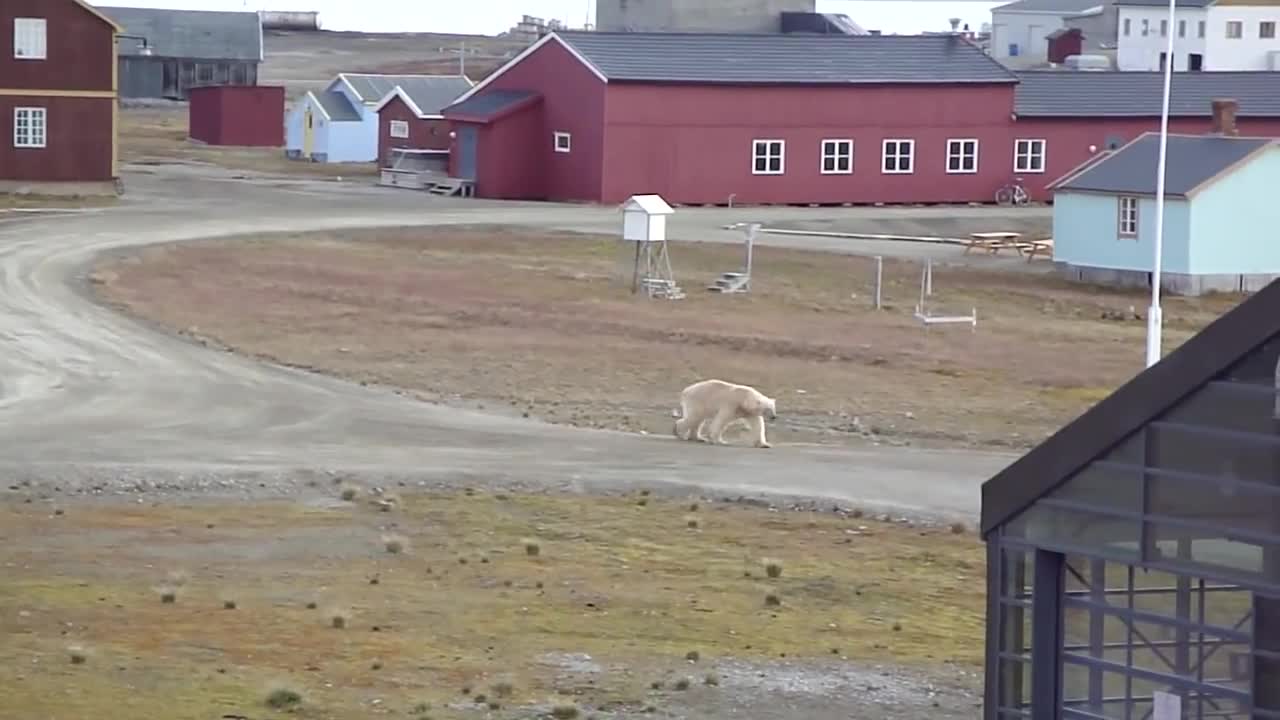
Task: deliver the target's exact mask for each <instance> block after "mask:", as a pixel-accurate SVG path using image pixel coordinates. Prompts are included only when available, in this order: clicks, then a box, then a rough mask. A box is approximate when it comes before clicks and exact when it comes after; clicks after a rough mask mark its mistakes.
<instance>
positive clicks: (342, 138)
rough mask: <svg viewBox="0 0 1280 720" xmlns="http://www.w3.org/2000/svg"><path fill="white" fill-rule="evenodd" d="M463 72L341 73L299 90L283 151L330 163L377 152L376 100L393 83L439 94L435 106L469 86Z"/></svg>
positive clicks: (425, 93) (419, 93) (364, 158)
mask: <svg viewBox="0 0 1280 720" xmlns="http://www.w3.org/2000/svg"><path fill="white" fill-rule="evenodd" d="M471 87H472V82H471V81H470V80H468V79H467V78H466V77H463V76H461V75H372V74H366V73H341V74H339V75H338V76H337V77H336V78H334V79H333V81H332V82H330V83H329V85H328V86H327V87H325V89H324V90H323V91H320V92H308V93H307V94H306V95H304V96H302V98H300V99H299V100H298V102H297V103H295V104H294V106H293V108H292V109H291V110H290V111H289V116H288V118H286V120H285V154H286V155H287V156H288V157H291V158H294V159H298V160H310V161H312V162H331V163H339V162H341V163H347V162H352V163H360V162H373V161H375V160H377V158H378V111H377V107H378V104H379V103H380V102H381V101H382V100H383V98H385V97H386V96H387V95H388V94H390V93H391V92H393V91H394V90H395V89H396V88H402V89H403V90H404V91H405V92H412V93H413V94H414V96H415V97H419V96H430V97H435V98H438V99H439V102H438V103H437V104H438V105H439V108H441V109H442V108H444V107H445V106H447V105H449V104H451V103H452V102H453V101H454V100H455V99H456V98H457V97H458V96H459V95H461V94H463V93H464V92H466V91H468V90H470V89H471Z"/></svg>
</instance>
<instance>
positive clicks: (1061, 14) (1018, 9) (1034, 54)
mask: <svg viewBox="0 0 1280 720" xmlns="http://www.w3.org/2000/svg"><path fill="white" fill-rule="evenodd" d="M1109 2H1110V0H1017V2H1011V3H1008V4H1006V5H1001V6H999V7H996V8H993V9H992V10H991V56H992V57H994V58H995V59H997V60H999V61H1001V62H1002V63H1005V64H1006V65H1011V66H1014V67H1030V66H1032V65H1036V64H1040V63H1044V62H1047V61H1048V51H1049V43H1048V40H1046V37H1047V36H1048V35H1049V33H1051V32H1053V31H1054V30H1057V29H1059V28H1062V27H1066V24H1065V22H1064V21H1063V18H1065V17H1066V16H1068V15H1076V14H1078V13H1083V12H1087V11H1089V10H1092V9H1094V8H1100V7H1102V6H1105V5H1107V4H1109Z"/></svg>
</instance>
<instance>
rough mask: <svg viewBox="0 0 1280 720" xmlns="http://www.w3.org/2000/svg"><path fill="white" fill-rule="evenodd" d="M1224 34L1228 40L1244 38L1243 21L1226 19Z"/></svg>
mask: <svg viewBox="0 0 1280 720" xmlns="http://www.w3.org/2000/svg"><path fill="white" fill-rule="evenodd" d="M1233 31H1234V33H1233ZM1226 35H1227V39H1228V40H1243V39H1244V21H1243V20H1228V21H1227V25H1226Z"/></svg>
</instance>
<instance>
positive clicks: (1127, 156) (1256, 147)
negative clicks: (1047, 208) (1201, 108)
mask: <svg viewBox="0 0 1280 720" xmlns="http://www.w3.org/2000/svg"><path fill="white" fill-rule="evenodd" d="M1159 147H1160V136H1159V135H1158V134H1157V133H1146V134H1144V135H1142V136H1140V137H1138V138H1137V139H1135V140H1133V141H1132V142H1130V143H1129V144H1127V145H1124V146H1122V147H1120V148H1118V149H1117V150H1115V151H1114V152H1112V153H1109V154H1107V155H1104V156H1100V157H1099V158H1096V159H1094V160H1093V161H1091V162H1088V163H1085V164H1084V165H1082V166H1080V167H1079V168H1077V169H1075V170H1073V171H1072V172H1070V173H1068V174H1067V175H1065V176H1064V177H1062V178H1060V179H1059V180H1057V181H1056V182H1054V183H1053V184H1052V185H1051V186H1050V188H1051V189H1052V190H1053V191H1054V198H1053V239H1054V250H1053V259H1054V263H1055V264H1056V265H1057V267H1058V269H1059V270H1061V271H1062V272H1063V273H1065V274H1066V275H1067V276H1068V277H1070V278H1072V279H1075V280H1080V281H1083V282H1093V283H1101V284H1111V285H1125V286H1139V287H1148V288H1149V287H1151V270H1152V267H1153V265H1154V261H1155V230H1156V190H1155V187H1156V168H1157V162H1158V157H1159V155H1158V153H1159ZM1166 164H1167V166H1168V168H1167V174H1166V184H1165V221H1164V246H1163V261H1162V262H1161V272H1162V275H1161V283H1160V284H1161V286H1162V287H1163V288H1164V289H1166V290H1169V291H1170V292H1174V293H1179V294H1184V295H1199V294H1201V293H1204V292H1209V291H1225V292H1237V291H1245V292H1252V291H1256V290H1258V289H1260V288H1261V287H1262V286H1264V285H1266V284H1267V283H1268V282H1270V281H1271V280H1273V279H1275V278H1277V277H1280V194H1277V190H1276V188H1280V143H1277V141H1275V140H1272V139H1269V138H1242V137H1234V136H1230V135H1170V136H1169V147H1168V157H1167V161H1166Z"/></svg>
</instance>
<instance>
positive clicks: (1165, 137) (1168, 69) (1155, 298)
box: [1147, 0, 1178, 367]
mask: <svg viewBox="0 0 1280 720" xmlns="http://www.w3.org/2000/svg"><path fill="white" fill-rule="evenodd" d="M1177 7H1178V0H1169V26H1168V31H1167V33H1166V34H1167V35H1168V37H1169V43H1168V47H1167V49H1166V50H1165V55H1164V58H1165V60H1164V97H1163V99H1162V101H1161V102H1162V105H1161V108H1160V159H1159V160H1158V161H1157V163H1156V236H1155V246H1156V247H1155V258H1154V261H1153V263H1152V265H1151V308H1150V309H1149V310H1148V311H1147V367H1151V366H1152V365H1155V364H1156V363H1158V362H1160V333H1161V331H1162V329H1163V326H1164V322H1163V318H1162V312H1161V309H1160V270H1161V267H1162V265H1163V262H1164V257H1163V256H1164V187H1165V168H1166V162H1167V160H1168V156H1169V94H1170V90H1171V89H1172V86H1173V62H1174V60H1173V34H1174V32H1175V30H1174V28H1175V27H1176V26H1177Z"/></svg>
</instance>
